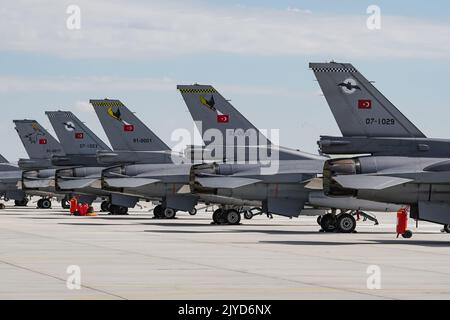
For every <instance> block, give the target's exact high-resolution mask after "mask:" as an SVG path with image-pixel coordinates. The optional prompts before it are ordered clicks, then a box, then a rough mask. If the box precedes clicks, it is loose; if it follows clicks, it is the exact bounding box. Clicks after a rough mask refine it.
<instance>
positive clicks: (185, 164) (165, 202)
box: [90, 99, 198, 219]
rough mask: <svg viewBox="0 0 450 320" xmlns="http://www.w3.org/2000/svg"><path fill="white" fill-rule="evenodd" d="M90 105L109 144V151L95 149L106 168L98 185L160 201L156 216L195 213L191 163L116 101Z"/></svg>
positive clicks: (156, 208) (95, 102) (96, 101)
mask: <svg viewBox="0 0 450 320" xmlns="http://www.w3.org/2000/svg"><path fill="white" fill-rule="evenodd" d="M90 102H91V104H92V106H93V107H94V110H95V112H96V113H97V116H98V118H99V120H100V123H101V124H102V127H103V129H104V130H105V133H106V135H107V137H108V139H109V141H110V143H111V145H112V146H113V149H114V151H113V152H106V153H105V152H99V153H98V154H97V155H98V159H99V161H100V162H103V163H106V164H109V163H111V161H117V160H118V159H121V160H122V159H123V160H127V161H125V162H126V163H125V164H123V165H119V166H110V167H106V168H105V170H104V171H103V173H102V179H101V182H102V187H103V189H104V190H107V191H108V192H111V193H113V194H117V195H118V196H119V195H125V196H135V197H139V198H142V199H147V200H155V201H160V203H161V204H160V205H157V206H156V207H155V209H154V211H153V212H154V215H155V217H157V218H163V217H164V218H169V219H170V218H174V217H175V215H176V213H177V211H187V212H189V213H190V214H195V213H196V209H195V205H196V204H197V202H198V196H196V195H194V194H191V193H190V189H189V177H190V175H191V167H192V166H191V164H190V162H189V161H186V159H184V158H183V156H182V155H181V154H178V153H174V152H173V151H172V150H171V149H170V147H169V146H167V145H166V144H165V143H164V142H163V141H162V140H161V139H160V138H159V137H158V136H157V135H156V134H155V133H154V132H153V131H152V130H150V129H149V128H148V127H147V126H146V125H145V124H144V123H143V122H142V121H141V120H139V119H138V117H136V115H135V114H133V113H132V112H131V111H130V110H129V109H128V108H127V107H126V106H125V105H124V104H122V102H120V101H119V100H109V99H104V100H91V101H90Z"/></svg>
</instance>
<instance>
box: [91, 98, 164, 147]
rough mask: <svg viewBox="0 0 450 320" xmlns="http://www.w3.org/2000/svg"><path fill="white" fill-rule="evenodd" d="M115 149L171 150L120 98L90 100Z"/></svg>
mask: <svg viewBox="0 0 450 320" xmlns="http://www.w3.org/2000/svg"><path fill="white" fill-rule="evenodd" d="M90 103H91V104H92V106H93V107H94V110H95V112H96V113H97V116H98V119H99V120H100V123H101V124H102V127H103V130H105V133H106V135H107V137H108V139H109V141H110V143H111V145H112V146H113V148H114V150H122V151H124V150H127V151H169V150H171V149H170V147H169V146H167V145H166V144H165V143H164V142H163V141H162V140H161V139H160V138H159V137H158V136H157V135H156V134H155V133H154V132H153V131H152V130H150V129H149V128H148V127H147V126H146V125H145V124H144V123H143V122H142V121H141V120H140V119H139V118H138V117H137V116H136V115H135V114H134V113H133V112H131V111H130V110H129V109H128V108H127V107H126V106H125V105H124V104H123V103H122V102H120V100H109V99H104V100H90Z"/></svg>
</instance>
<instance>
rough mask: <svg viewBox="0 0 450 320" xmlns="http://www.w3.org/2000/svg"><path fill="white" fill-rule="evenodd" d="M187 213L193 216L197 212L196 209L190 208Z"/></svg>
mask: <svg viewBox="0 0 450 320" xmlns="http://www.w3.org/2000/svg"><path fill="white" fill-rule="evenodd" d="M189 214H190V215H191V216H195V215H196V214H197V209H195V208H194V209H192V210H190V211H189Z"/></svg>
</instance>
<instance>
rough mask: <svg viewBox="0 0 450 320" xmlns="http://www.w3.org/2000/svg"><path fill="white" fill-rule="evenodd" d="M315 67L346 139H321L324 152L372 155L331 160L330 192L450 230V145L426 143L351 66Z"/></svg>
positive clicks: (326, 182) (327, 186)
mask: <svg viewBox="0 0 450 320" xmlns="http://www.w3.org/2000/svg"><path fill="white" fill-rule="evenodd" d="M310 68H311V69H312V70H313V71H314V74H315V76H316V78H317V80H318V81H319V84H320V87H321V88H322V91H323V93H324V95H325V98H326V100H327V102H328V105H329V106H330V108H331V111H332V112H333V115H334V117H335V119H336V121H337V123H338V126H339V128H340V130H341V132H342V134H343V137H328V136H323V137H321V139H320V141H319V146H320V148H321V151H322V152H324V153H328V154H341V155H342V154H349V155H355V154H370V156H358V157H353V158H351V159H348V158H346V159H332V160H329V161H327V162H326V163H325V166H324V174H323V175H324V191H325V193H326V194H327V195H329V196H333V197H336V196H354V197H357V198H359V199H367V200H373V201H384V202H391V203H397V204H403V205H409V206H410V207H411V217H412V218H414V219H417V220H425V221H430V222H435V223H439V224H444V225H445V230H446V231H450V227H449V224H450V140H442V139H431V138H427V137H426V136H425V135H424V134H423V133H422V132H421V131H420V130H419V129H417V127H416V126H415V125H414V124H413V123H412V122H411V121H410V120H408V119H407V118H406V117H405V116H404V115H403V114H402V113H401V112H400V111H399V110H398V109H397V108H396V107H395V106H394V105H393V104H392V103H391V102H390V101H389V100H388V99H387V98H386V97H384V96H383V95H382V94H381V93H380V92H379V91H378V90H377V89H376V88H375V87H374V86H373V84H372V83H371V82H369V81H368V80H367V79H366V78H365V77H364V76H363V75H362V74H361V73H360V72H358V70H356V68H355V67H353V66H352V65H351V64H346V63H334V62H333V63H311V64H310ZM343 82H344V83H351V84H353V87H352V88H350V89H348V88H347V87H342V86H340V84H341V83H343Z"/></svg>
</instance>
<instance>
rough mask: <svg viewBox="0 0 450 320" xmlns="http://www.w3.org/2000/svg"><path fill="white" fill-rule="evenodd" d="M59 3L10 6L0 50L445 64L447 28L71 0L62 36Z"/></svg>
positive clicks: (43, 0)
mask: <svg viewBox="0 0 450 320" xmlns="http://www.w3.org/2000/svg"><path fill="white" fill-rule="evenodd" d="M68 4H69V2H66V3H64V2H63V1H61V2H55V1H50V0H40V1H26V0H19V1H9V2H8V3H5V4H2V8H1V9H0V10H1V11H0V13H1V17H2V19H0V29H1V30H8V32H2V34H1V36H0V50H13V51H25V52H39V53H46V54H52V55H57V56H62V57H69V58H92V57H97V58H119V59H145V60H147V59H154V58H164V57H167V56H177V55H187V54H210V53H234V54H245V55H268V56H283V55H313V54H320V55H325V56H329V57H333V58H344V59H353V58H358V57H369V58H379V57H389V58H415V57H419V58H433V59H439V58H443V59H448V57H449V56H450V25H448V24H443V23H435V22H430V21H423V20H418V19H413V18H404V17H393V16H387V15H383V16H382V19H383V20H382V26H383V27H382V30H380V31H370V30H368V29H367V28H366V21H365V20H366V18H367V16H366V15H365V12H361V15H360V16H345V15H341V16H337V15H320V14H316V13H311V12H309V11H308V10H300V9H296V8H290V10H275V9H252V8H248V7H244V6H233V7H219V8H217V7H212V6H211V5H206V4H205V5H203V6H200V5H196V6H192V5H191V6H189V5H188V4H186V3H184V2H171V3H169V4H164V3H159V2H158V3H157V2H155V1H148V2H147V1H106V0H97V1H87V0H77V1H76V4H77V5H79V6H80V8H81V14H82V16H81V17H82V19H81V21H82V22H81V25H82V28H81V30H80V31H69V30H67V29H66V23H65V19H66V18H67V14H66V13H65V12H66V10H65V9H66V7H67V5H68Z"/></svg>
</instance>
